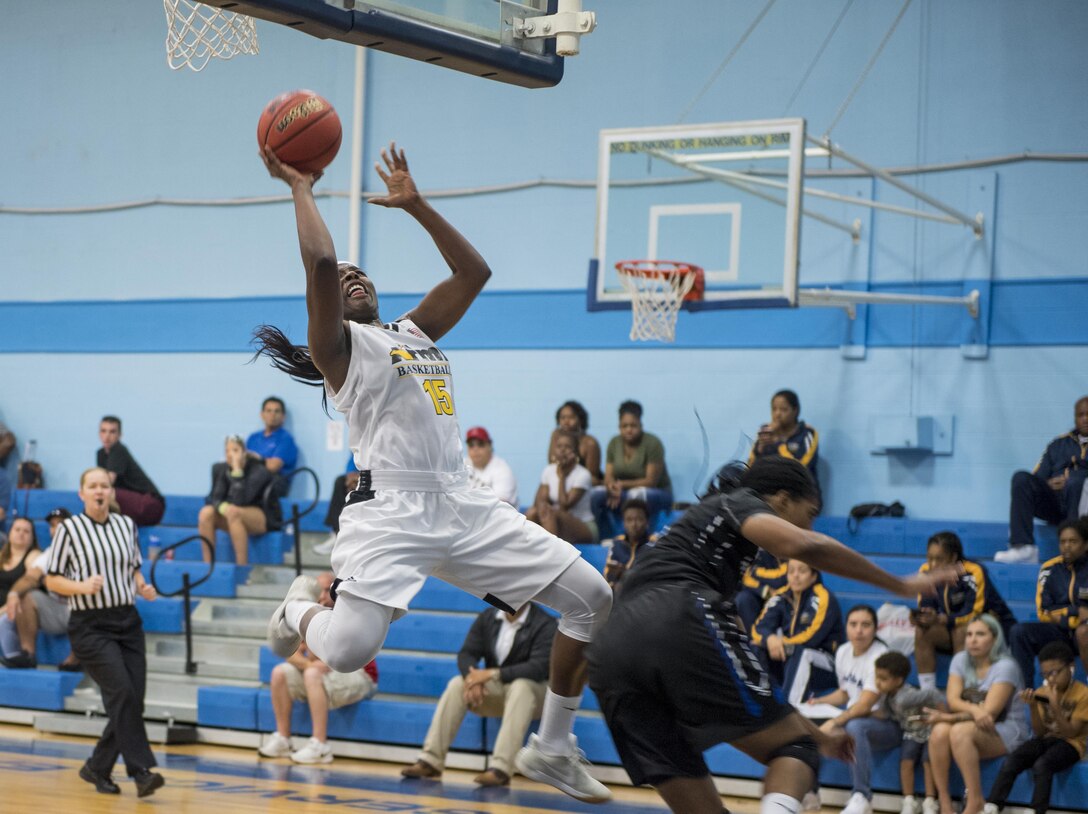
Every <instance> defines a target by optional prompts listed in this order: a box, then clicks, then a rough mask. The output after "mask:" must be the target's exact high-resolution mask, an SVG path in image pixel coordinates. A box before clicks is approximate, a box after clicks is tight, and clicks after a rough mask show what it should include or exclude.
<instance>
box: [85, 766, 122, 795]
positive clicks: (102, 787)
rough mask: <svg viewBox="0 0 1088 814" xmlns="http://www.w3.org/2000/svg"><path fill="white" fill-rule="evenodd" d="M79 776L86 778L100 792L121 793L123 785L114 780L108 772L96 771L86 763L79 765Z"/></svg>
mask: <svg viewBox="0 0 1088 814" xmlns="http://www.w3.org/2000/svg"><path fill="white" fill-rule="evenodd" d="M79 777H80V779H81V780H86V781H87V782H88V783H91V784H92V785H93V786H94V790H95V791H97V792H98V793H99V794H120V793H121V787H120V786H118V785H117V784H116V783H114V782H113V779H112V778H111V777H110V776H109V775H108V774H101V773H100V772H96V771H95V770H94V769H92V768H91V767H90V766H88V765H87V764H86V763H84V764H83V765H82V766H80V767H79Z"/></svg>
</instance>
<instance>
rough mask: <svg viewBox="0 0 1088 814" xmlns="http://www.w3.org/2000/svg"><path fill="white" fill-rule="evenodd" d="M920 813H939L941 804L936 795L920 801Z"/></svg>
mask: <svg viewBox="0 0 1088 814" xmlns="http://www.w3.org/2000/svg"><path fill="white" fill-rule="evenodd" d="M922 814H941V804H940V803H939V802H937V798H936V797H927V798H926V799H924V800H923V801H922Z"/></svg>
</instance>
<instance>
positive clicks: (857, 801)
mask: <svg viewBox="0 0 1088 814" xmlns="http://www.w3.org/2000/svg"><path fill="white" fill-rule="evenodd" d="M842 814H873V806H872V804H871V803H870V802H869V798H868V797H866V796H865V795H864V794H862V793H861V792H860V791H855V792H854V793H853V794H851V795H850V799H849V800H848V801H847V803H846V808H844V809H843V810H842Z"/></svg>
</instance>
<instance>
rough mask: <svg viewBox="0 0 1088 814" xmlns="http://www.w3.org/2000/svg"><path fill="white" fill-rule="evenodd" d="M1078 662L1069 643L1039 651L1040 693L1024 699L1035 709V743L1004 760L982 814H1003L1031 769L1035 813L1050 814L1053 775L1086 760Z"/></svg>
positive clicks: (1085, 705)
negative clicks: (1075, 677)
mask: <svg viewBox="0 0 1088 814" xmlns="http://www.w3.org/2000/svg"><path fill="white" fill-rule="evenodd" d="M1073 660H1074V657H1073V650H1072V649H1071V648H1070V647H1069V645H1067V644H1065V643H1064V642H1051V643H1050V644H1048V645H1046V646H1045V647H1044V648H1043V649H1042V650H1040V651H1039V669H1040V670H1041V671H1042V673H1043V684H1042V686H1041V687H1039V689H1037V690H1032V689H1026V690H1024V691H1023V692H1021V693H1020V697H1021V698H1022V699H1023V700H1024V701H1025V702H1027V703H1029V704H1030V706H1031V729H1032V732H1033V733H1034V735H1035V737H1033V738H1032V739H1031V740H1029V741H1027V742H1026V743H1024V744H1022V745H1021V746H1020V747H1018V748H1017V749H1016V750H1015V751H1014V752H1013V753H1012V754H1010V755H1009V756H1008V757H1007V758H1005V762H1004V763H1002V764H1001V771H1000V772H999V773H998V775H997V780H995V781H994V785H993V788H991V789H990V794H989V796H988V797H987V798H986V801H987V802H986V805H985V806H983V808H982V811H983V814H998V812H999V811H1000V810H1001V807H1002V806H1004V805H1005V799H1006V798H1007V797H1008V796H1009V792H1010V791H1011V790H1012V784H1013V782H1014V781H1015V780H1016V776H1017V775H1018V774H1020V773H1021V772H1025V771H1027V770H1028V769H1030V770H1031V773H1032V776H1033V778H1034V780H1035V790H1034V791H1033V792H1032V795H1031V807H1032V808H1033V809H1034V810H1035V814H1046V812H1047V811H1048V810H1049V808H1050V787H1051V785H1052V783H1053V782H1054V775H1056V774H1057V773H1058V772H1062V771H1065V770H1066V769H1068V768H1070V767H1072V766H1075V765H1076V764H1077V763H1078V762H1079V761H1080V759H1081V758H1082V757H1084V747H1085V736H1086V735H1088V686H1085V685H1084V684H1082V683H1081V682H1079V681H1074V680H1073V669H1074V668H1073ZM1031 702H1034V703H1031Z"/></svg>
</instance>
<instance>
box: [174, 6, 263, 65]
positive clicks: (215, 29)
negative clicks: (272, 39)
mask: <svg viewBox="0 0 1088 814" xmlns="http://www.w3.org/2000/svg"><path fill="white" fill-rule="evenodd" d="M162 4H163V8H165V9H166V62H167V64H168V65H169V66H170V67H171V68H173V69H174V70H175V71H176V70H178V69H180V68H183V67H188V68H191V69H192V70H194V71H200V70H203V68H204V66H205V65H207V64H208V61H209V60H210V59H212V58H213V57H214V58H216V59H230V58H231V57H233V56H237V55H238V54H256V53H258V50H259V49H258V47H257V29H256V28H254V26H253V18H252V17H247V16H246V15H244V14H235V13H234V12H230V11H224V10H223V9H219V8H214V7H212V6H208V5H205V4H204V3H196V2H192V0H162Z"/></svg>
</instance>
